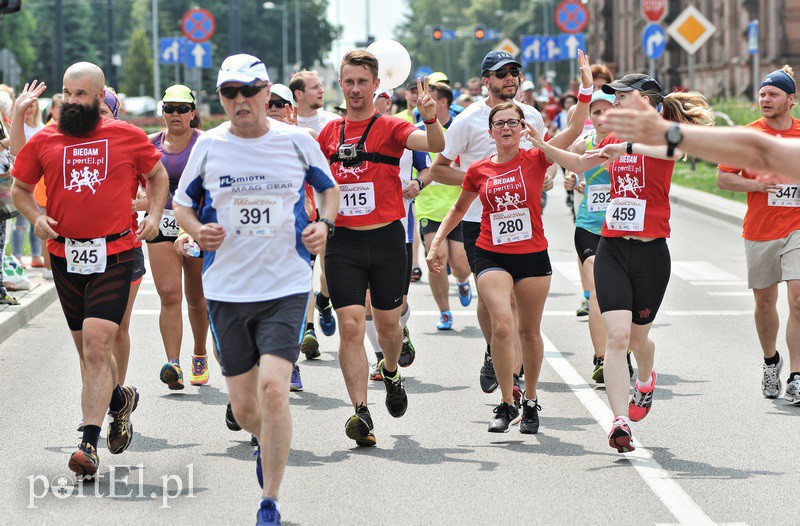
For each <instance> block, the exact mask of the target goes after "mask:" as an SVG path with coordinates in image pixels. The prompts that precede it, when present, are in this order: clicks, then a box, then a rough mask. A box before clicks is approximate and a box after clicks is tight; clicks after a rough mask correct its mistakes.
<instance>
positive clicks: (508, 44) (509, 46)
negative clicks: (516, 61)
mask: <svg viewBox="0 0 800 526" xmlns="http://www.w3.org/2000/svg"><path fill="white" fill-rule="evenodd" d="M497 49H502V50H503V51H508V52H509V53H511V54H512V55H514V56H515V57H516V56H517V54H518V53H519V46H518V45H516V44H515V43H514V41H513V40H511V39H510V38H505V39H503V41H502V42H500V45H499V46H497Z"/></svg>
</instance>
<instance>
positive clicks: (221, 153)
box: [174, 123, 335, 303]
mask: <svg viewBox="0 0 800 526" xmlns="http://www.w3.org/2000/svg"><path fill="white" fill-rule="evenodd" d="M228 129H229V123H224V124H221V125H220V126H217V127H216V128H214V129H212V130H209V131H208V132H206V133H204V134H203V135H201V136H200V137H199V138H198V139H197V143H196V144H195V146H194V148H193V149H192V153H191V154H190V156H189V160H188V162H187V163H186V168H185V169H184V171H183V174H182V175H181V180H180V183H179V184H178V189H177V191H176V193H175V197H174V202H175V203H177V204H179V205H182V206H188V207H191V208H193V209H194V210H195V211H196V212H197V217H198V218H199V219H200V222H201V223H219V224H220V225H221V226H222V227H223V228H224V229H225V233H226V236H225V240H224V241H223V242H222V245H221V246H220V247H219V248H218V249H217V250H216V251H214V252H205V255H204V258H203V291H204V293H205V296H206V297H207V298H208V299H211V300H216V301H226V302H232V303H247V302H254V301H267V300H273V299H277V298H283V297H286V296H290V295H292V294H300V293H306V292H308V291H309V290H310V287H311V265H310V262H309V258H310V256H309V253H308V250H306V248H305V245H303V242H302V239H301V236H300V234H301V232H302V231H303V229H305V228H306V226H308V215H307V214H306V210H305V195H306V194H305V184H306V183H308V184H310V185H311V186H312V187H313V188H314V189H315V190H316V191H318V192H324V191H325V190H327V189H328V188H331V187H333V186H334V184H335V183H334V180H333V176H332V175H331V171H330V167H329V165H328V162H327V160H326V159H325V157H324V156H323V155H322V152H321V151H320V149H319V146H318V145H317V142H316V141H315V140H314V139H312V138H311V136H310V135H308V133H305V132H303V131H302V130H300V129H298V128H297V127H294V126H289V125H283V126H273V125H272V123H270V131H269V132H267V133H266V134H264V135H263V136H261V137H258V138H255V139H244V138H242V137H237V136H236V135H233V134H232V133H230V131H228Z"/></svg>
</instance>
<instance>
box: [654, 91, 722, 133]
mask: <svg viewBox="0 0 800 526" xmlns="http://www.w3.org/2000/svg"><path fill="white" fill-rule="evenodd" d="M661 104H662V105H663V111H662V112H661V116H662V117H664V118H665V119H666V120H668V121H672V122H680V123H683V124H702V125H706V126H713V125H714V114H713V112H712V111H711V108H710V107H709V106H708V101H707V100H706V98H705V97H704V96H703V95H702V94H700V93H699V92H697V91H689V92H687V93H683V92H679V91H676V92H673V93H670V94H669V95H667V96H666V97H664V100H662V101H661Z"/></svg>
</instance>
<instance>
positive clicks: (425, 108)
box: [417, 77, 436, 121]
mask: <svg viewBox="0 0 800 526" xmlns="http://www.w3.org/2000/svg"><path fill="white" fill-rule="evenodd" d="M417 93H419V98H418V99H417V110H419V115H420V117H422V120H423V121H430V120H431V119H433V118H434V117H436V101H435V100H434V98H433V97H431V94H430V92H429V91H428V77H425V82H424V83H423V81H422V79H420V78H419V77H417Z"/></svg>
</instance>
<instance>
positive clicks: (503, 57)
mask: <svg viewBox="0 0 800 526" xmlns="http://www.w3.org/2000/svg"><path fill="white" fill-rule="evenodd" d="M506 64H514V65H515V66H517V67H518V68H521V67H522V64H520V63H519V62H517V59H515V58H514V55H512V54H511V53H509V52H508V51H503V50H502V49H495V50H494V51H489V52H488V53H487V54H486V56H485V57H483V62H481V71H482V72H483V73H486V72H487V71H497V70H498V69H500V68H502V67H503V66H505V65H506Z"/></svg>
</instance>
